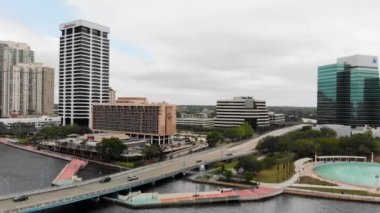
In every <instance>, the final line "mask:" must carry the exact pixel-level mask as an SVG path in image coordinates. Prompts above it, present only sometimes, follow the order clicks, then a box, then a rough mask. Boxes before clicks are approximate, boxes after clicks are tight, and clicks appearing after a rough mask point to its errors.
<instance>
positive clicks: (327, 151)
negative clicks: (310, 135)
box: [316, 138, 340, 155]
mask: <svg viewBox="0 0 380 213" xmlns="http://www.w3.org/2000/svg"><path fill="white" fill-rule="evenodd" d="M316 142H317V143H318V144H319V147H320V150H319V152H320V154H323V155H337V154H339V143H340V142H339V140H338V139H336V138H320V139H318V140H317V141H316Z"/></svg>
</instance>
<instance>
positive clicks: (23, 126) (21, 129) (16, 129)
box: [10, 123, 36, 138]
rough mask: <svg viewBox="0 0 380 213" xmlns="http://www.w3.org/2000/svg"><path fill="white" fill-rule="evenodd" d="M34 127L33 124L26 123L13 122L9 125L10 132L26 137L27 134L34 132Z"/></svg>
mask: <svg viewBox="0 0 380 213" xmlns="http://www.w3.org/2000/svg"><path fill="white" fill-rule="evenodd" d="M35 132H36V128H35V126H34V124H27V123H14V124H12V125H11V128H10V133H11V134H13V135H14V136H16V137H19V138H20V137H26V136H28V135H31V134H34V133H35Z"/></svg>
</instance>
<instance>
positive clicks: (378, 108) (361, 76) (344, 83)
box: [317, 55, 380, 127]
mask: <svg viewBox="0 0 380 213" xmlns="http://www.w3.org/2000/svg"><path fill="white" fill-rule="evenodd" d="M379 82H380V80H379V70H378V62H377V57H376V56H364V55H354V56H349V57H344V58H338V60H337V63H336V64H331V65H325V66H320V67H318V106H317V114H318V123H319V124H342V125H350V126H353V127H355V126H364V125H370V126H380V85H379Z"/></svg>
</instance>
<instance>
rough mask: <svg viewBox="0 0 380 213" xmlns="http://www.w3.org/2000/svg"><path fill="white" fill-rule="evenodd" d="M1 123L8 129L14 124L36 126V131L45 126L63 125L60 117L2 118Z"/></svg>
mask: <svg viewBox="0 0 380 213" xmlns="http://www.w3.org/2000/svg"><path fill="white" fill-rule="evenodd" d="M0 123H4V124H5V125H6V126H7V127H8V128H11V126H12V125H13V124H16V123H23V124H30V125H34V127H35V128H36V129H40V128H42V127H45V126H51V125H56V126H59V125H60V124H61V118H60V117H58V116H57V117H49V116H41V117H22V118H1V119H0Z"/></svg>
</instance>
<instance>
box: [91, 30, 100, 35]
mask: <svg viewBox="0 0 380 213" xmlns="http://www.w3.org/2000/svg"><path fill="white" fill-rule="evenodd" d="M92 35H96V36H100V31H99V30H95V29H92Z"/></svg>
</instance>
